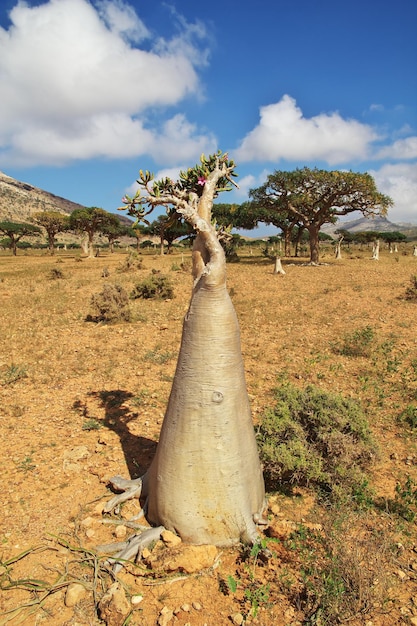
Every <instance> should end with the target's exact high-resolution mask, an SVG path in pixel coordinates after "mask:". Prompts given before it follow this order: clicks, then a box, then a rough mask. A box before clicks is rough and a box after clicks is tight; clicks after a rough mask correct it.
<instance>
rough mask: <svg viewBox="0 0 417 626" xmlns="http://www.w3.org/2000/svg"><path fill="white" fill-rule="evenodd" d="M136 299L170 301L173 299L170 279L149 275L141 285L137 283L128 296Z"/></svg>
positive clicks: (158, 275)
mask: <svg viewBox="0 0 417 626" xmlns="http://www.w3.org/2000/svg"><path fill="white" fill-rule="evenodd" d="M130 297H131V298H132V299H133V300H135V299H136V298H145V299H149V298H156V299H158V300H170V299H171V298H173V297H174V290H173V287H172V284H171V281H170V279H169V278H168V277H167V276H164V275H162V274H151V275H150V276H148V277H147V278H145V280H143V281H142V282H141V283H138V284H137V285H136V286H135V287H134V289H133V291H132V292H131V294H130Z"/></svg>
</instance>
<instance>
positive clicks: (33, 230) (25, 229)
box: [0, 221, 42, 256]
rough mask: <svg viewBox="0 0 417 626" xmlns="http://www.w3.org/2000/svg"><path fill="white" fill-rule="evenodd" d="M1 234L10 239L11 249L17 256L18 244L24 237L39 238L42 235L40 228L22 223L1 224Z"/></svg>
mask: <svg viewBox="0 0 417 626" xmlns="http://www.w3.org/2000/svg"><path fill="white" fill-rule="evenodd" d="M0 233H3V235H6V237H8V238H9V242H10V243H9V245H10V249H11V251H12V252H13V255H14V256H16V254H17V244H18V242H19V241H20V240H21V239H22V237H37V236H38V235H40V234H41V233H42V231H41V229H40V228H39V227H38V226H34V225H33V224H26V223H24V222H23V223H20V222H7V221H6V222H0Z"/></svg>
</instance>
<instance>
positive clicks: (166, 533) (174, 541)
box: [161, 530, 181, 547]
mask: <svg viewBox="0 0 417 626" xmlns="http://www.w3.org/2000/svg"><path fill="white" fill-rule="evenodd" d="M161 538H162V541H163V542H164V543H165V544H166V545H167V546H169V547H174V546H178V545H179V544H180V543H181V537H178V535H176V534H175V533H173V532H171V531H170V530H163V531H162V533H161Z"/></svg>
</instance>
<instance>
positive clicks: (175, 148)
mask: <svg viewBox="0 0 417 626" xmlns="http://www.w3.org/2000/svg"><path fill="white" fill-rule="evenodd" d="M197 133H198V131H197V128H196V126H195V125H194V124H190V123H189V122H188V121H187V120H186V118H185V117H184V115H181V114H178V115H175V116H174V117H173V118H171V119H169V120H167V121H166V122H165V124H164V125H163V128H162V132H161V133H160V134H159V136H158V137H157V138H156V141H155V144H154V145H153V146H151V147H150V153H151V155H152V157H153V158H154V159H155V161H156V162H159V163H160V162H162V161H164V162H165V163H167V164H168V165H170V164H172V165H174V164H176V163H186V162H187V161H190V160H191V161H192V160H193V159H194V160H195V161H196V162H197V161H198V160H199V158H200V155H201V153H202V152H205V153H208V154H211V153H212V152H215V151H216V149H217V142H216V139H215V137H214V136H213V135H212V134H210V133H208V134H207V135H204V134H202V135H198V134H197Z"/></svg>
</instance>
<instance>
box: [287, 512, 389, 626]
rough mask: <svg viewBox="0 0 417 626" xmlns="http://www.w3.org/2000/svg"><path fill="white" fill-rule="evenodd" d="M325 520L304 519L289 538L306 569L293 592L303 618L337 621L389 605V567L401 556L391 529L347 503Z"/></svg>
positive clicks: (329, 623)
mask: <svg viewBox="0 0 417 626" xmlns="http://www.w3.org/2000/svg"><path fill="white" fill-rule="evenodd" d="M322 521H323V524H317V525H316V526H317V528H309V527H306V526H305V525H303V524H300V525H299V526H298V528H297V529H296V530H295V531H294V532H293V533H292V534H291V535H290V536H289V538H288V539H287V540H286V548H287V549H288V550H289V551H290V552H293V553H295V554H296V555H297V557H298V558H299V559H300V567H301V571H300V574H301V575H300V578H299V581H298V583H295V584H294V585H293V587H292V589H291V592H292V595H293V601H294V603H295V604H297V605H298V606H300V607H301V608H302V610H303V612H304V615H305V622H303V623H305V624H311V625H313V624H315V625H319V624H320V625H322V626H324V625H326V626H333V625H337V624H340V623H342V622H345V621H349V620H350V619H352V618H355V617H356V618H357V617H358V616H359V615H362V616H365V615H366V614H367V613H369V612H370V611H372V610H379V611H384V610H387V609H389V608H390V606H391V601H390V585H391V584H392V581H391V580H390V577H389V576H388V575H387V572H388V571H389V570H390V568H391V567H392V565H393V563H394V562H395V545H394V542H393V539H392V537H391V536H390V534H389V533H386V532H380V533H378V532H370V531H369V529H368V528H367V524H366V517H362V516H361V515H355V514H353V513H352V511H351V510H344V509H343V508H342V509H341V510H339V511H336V510H335V511H334V512H333V513H330V514H329V515H328V516H327V518H324V519H323V520H322ZM365 621H366V620H364V623H365Z"/></svg>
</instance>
